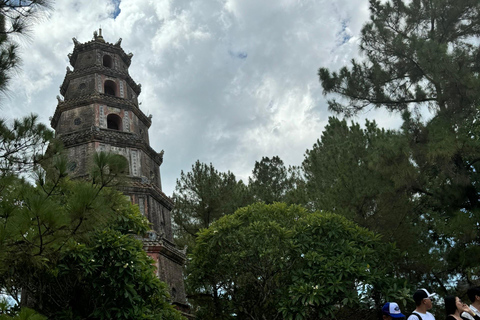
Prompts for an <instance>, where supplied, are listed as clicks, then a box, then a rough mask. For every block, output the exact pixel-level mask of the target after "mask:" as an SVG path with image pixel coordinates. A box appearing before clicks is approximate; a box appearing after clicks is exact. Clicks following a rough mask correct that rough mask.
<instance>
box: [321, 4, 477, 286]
mask: <svg viewBox="0 0 480 320" xmlns="http://www.w3.org/2000/svg"><path fill="white" fill-rule="evenodd" d="M479 10H480V4H479V3H478V2H477V1H470V0H462V1H451V0H439V1H430V0H417V1H399V0H395V1H375V0H372V1H370V12H371V19H370V21H369V22H368V23H367V24H366V25H365V26H364V27H363V29H362V38H361V41H360V49H361V51H362V53H363V54H364V59H363V60H362V61H360V62H358V61H352V65H351V66H350V67H344V68H342V69H341V70H340V72H338V73H337V72H331V71H329V70H328V69H326V68H321V69H320V71H319V76H320V81H321V83H322V87H323V89H324V93H325V94H332V93H334V94H337V95H339V96H340V97H341V99H340V100H339V101H337V100H335V99H333V100H330V101H329V106H330V109H331V110H333V111H335V112H338V113H341V114H344V115H347V116H349V115H352V114H355V113H357V112H359V111H362V110H364V109H365V108H366V107H375V108H386V109H387V110H389V111H393V112H400V113H401V114H402V116H403V120H404V123H403V126H402V133H403V135H404V139H405V141H407V143H408V149H403V150H404V152H405V154H406V156H407V157H408V160H409V161H410V163H411V164H412V166H413V167H414V168H415V169H416V171H417V174H416V175H415V176H414V178H415V179H413V180H411V179H410V177H411V175H410V174H408V175H407V177H406V179H404V178H405V177H403V174H404V173H403V172H402V171H401V170H397V171H392V173H391V175H390V180H392V181H399V180H400V179H403V180H404V182H402V184H405V186H406V187H407V189H409V190H412V191H414V192H413V193H412V194H411V195H410V203H412V202H415V203H417V204H418V207H417V210H413V211H411V212H410V214H411V215H412V216H413V217H412V219H411V221H412V222H413V224H412V225H411V226H412V227H413V226H416V225H415V219H417V220H418V221H421V222H422V223H423V224H425V225H426V228H425V230H424V231H423V235H426V236H428V237H429V241H427V242H424V241H423V240H421V241H419V243H418V245H417V247H419V248H421V247H424V246H427V247H429V248H430V250H431V252H432V253H434V254H438V255H440V256H442V259H439V261H442V263H440V264H436V265H431V264H430V263H425V265H424V267H423V268H420V269H417V270H415V271H414V273H415V274H417V275H423V276H421V277H422V278H424V279H427V280H426V281H427V283H428V284H429V285H432V281H433V282H435V285H438V286H440V287H442V290H443V291H446V290H447V288H446V287H445V285H444V284H445V283H448V280H449V279H451V278H452V277H453V276H454V277H455V278H456V279H460V280H466V281H467V282H470V283H471V281H472V275H478V274H480V273H479V271H480V270H479V269H478V268H477V267H475V266H472V264H471V263H470V262H468V261H467V260H469V261H475V260H477V259H478V258H479V256H478V253H477V250H476V247H478V244H479V241H480V233H479V230H478V228H477V227H476V226H477V225H478V220H479V215H480V213H479V204H480V203H479V200H478V194H479V191H480V190H478V185H479V183H478V170H479V169H480V167H479V161H478V159H480V144H479V143H478V141H479V140H478V125H476V123H477V122H478V120H479V111H478V101H479V91H478V87H479V84H480V83H479V76H478V68H479V63H478V59H477V57H478V54H479V50H480V49H479V47H478V46H477V45H475V41H477V39H478V36H479V33H480V22H479V21H480V20H479V19H478V17H479V13H480V11H479ZM427 107H428V109H429V110H430V112H431V117H430V118H429V119H423V118H422V113H421V111H422V110H425V109H426V108H427ZM414 114H417V115H416V116H414ZM402 148H403V147H402ZM407 172H411V171H407ZM415 216H416V217H415ZM460 230H461V231H460ZM422 239H424V237H422ZM432 243H433V245H431V244H432ZM466 256H469V257H470V258H469V259H462V257H466Z"/></svg>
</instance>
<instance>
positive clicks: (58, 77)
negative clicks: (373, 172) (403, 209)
mask: <svg viewBox="0 0 480 320" xmlns="http://www.w3.org/2000/svg"><path fill="white" fill-rule="evenodd" d="M366 19H368V0H337V1H325V0H279V1H270V0H216V1H203V0H155V1H153V0H121V1H120V0H96V1H78V0H62V1H57V2H56V3H55V4H54V9H53V10H52V11H51V12H50V13H49V14H48V17H45V18H44V19H40V20H39V21H38V22H37V24H36V25H35V27H34V29H33V30H34V32H32V34H31V40H30V41H26V40H25V41H24V40H22V41H21V42H20V43H21V46H22V58H23V65H22V69H21V70H20V71H19V72H18V73H17V74H16V75H15V78H14V80H13V81H12V83H11V86H10V88H11V90H10V92H9V93H8V97H7V98H6V99H4V100H3V101H2V106H1V108H2V109H3V110H2V113H3V115H4V117H7V118H10V119H11V118H14V117H18V116H20V115H27V114H29V113H31V112H35V113H37V114H39V115H40V120H41V121H42V122H45V123H49V120H48V118H49V117H50V116H52V115H53V113H54V111H55V108H56V105H57V100H56V98H55V97H56V96H57V95H58V94H59V86H60V85H61V83H62V81H63V78H64V77H65V68H66V67H67V66H68V65H69V63H68V58H67V55H68V54H69V53H71V52H72V50H73V43H72V40H71V39H72V37H76V38H77V39H78V41H80V42H85V41H89V40H91V39H92V35H93V31H95V30H98V28H99V27H100V26H101V27H102V29H103V36H104V38H105V40H106V41H108V42H112V43H115V42H116V41H117V40H118V39H119V38H122V39H123V41H122V47H123V48H124V50H125V51H126V52H127V53H128V52H132V53H133V54H134V56H133V59H132V64H131V66H130V70H129V72H130V75H131V76H132V78H133V79H134V80H135V81H136V82H137V83H141V84H142V93H141V95H140V96H139V100H140V102H141V103H142V104H141V106H140V108H141V109H142V110H143V111H144V113H146V114H152V115H153V119H152V120H153V124H152V127H151V128H150V141H151V145H152V147H153V148H154V149H155V150H157V151H160V150H164V151H165V155H164V163H163V165H162V166H161V174H162V181H163V189H164V192H165V193H166V194H167V195H171V193H172V191H173V189H174V187H175V180H176V179H177V178H178V177H179V176H180V171H181V170H186V171H189V170H190V168H191V165H192V164H193V163H194V162H195V161H196V160H197V159H198V160H200V161H202V162H205V163H213V165H214V166H215V168H217V169H218V170H220V171H227V170H230V171H232V172H233V173H235V175H236V176H237V177H239V178H241V179H243V180H244V181H245V180H247V178H248V175H249V174H250V173H251V171H252V169H253V166H254V163H255V161H258V160H260V159H261V157H262V156H268V157H272V156H274V155H278V156H279V157H280V158H281V159H282V160H283V161H284V162H285V163H286V164H287V165H300V164H301V162H302V160H303V157H304V153H305V150H306V149H308V148H311V147H312V146H313V144H314V143H315V141H316V140H317V139H318V138H320V135H321V132H322V129H323V127H324V125H325V124H326V123H327V121H328V117H329V116H331V115H332V114H331V113H330V112H329V111H328V110H327V107H326V100H325V97H323V95H322V90H321V87H320V83H319V82H318V76H317V72H318V68H320V67H324V66H327V67H330V68H331V69H335V70H336V69H339V68H340V67H342V66H343V65H345V64H348V63H349V61H350V60H351V59H352V58H355V57H357V58H358V57H359V52H358V39H359V38H358V37H359V34H360V29H361V26H362V25H363V24H364V23H365V21H366ZM365 117H368V118H372V119H373V118H374V119H376V120H377V122H378V123H379V124H380V125H382V126H388V127H392V126H396V125H398V123H399V120H398V117H396V116H392V115H388V114H385V113H381V112H373V111H371V112H369V113H367V114H363V115H360V117H359V118H357V119H355V120H357V121H360V122H363V118H365Z"/></svg>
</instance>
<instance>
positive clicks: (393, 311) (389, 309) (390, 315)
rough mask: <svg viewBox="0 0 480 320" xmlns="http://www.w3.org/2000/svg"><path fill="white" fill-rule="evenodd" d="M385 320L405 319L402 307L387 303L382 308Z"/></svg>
mask: <svg viewBox="0 0 480 320" xmlns="http://www.w3.org/2000/svg"><path fill="white" fill-rule="evenodd" d="M382 316H383V320H392V319H405V316H404V315H403V314H402V312H401V311H400V307H399V306H398V304H397V303H395V302H387V303H385V305H384V306H383V308H382Z"/></svg>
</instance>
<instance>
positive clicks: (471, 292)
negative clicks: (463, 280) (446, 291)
mask: <svg viewBox="0 0 480 320" xmlns="http://www.w3.org/2000/svg"><path fill="white" fill-rule="evenodd" d="M467 296H468V299H470V301H471V302H472V303H474V302H475V296H480V287H471V288H470V289H468V290H467Z"/></svg>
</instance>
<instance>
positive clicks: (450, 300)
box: [445, 296, 457, 316]
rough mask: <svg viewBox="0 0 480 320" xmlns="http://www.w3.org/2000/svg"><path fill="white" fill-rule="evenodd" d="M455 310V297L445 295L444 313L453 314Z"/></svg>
mask: <svg viewBox="0 0 480 320" xmlns="http://www.w3.org/2000/svg"><path fill="white" fill-rule="evenodd" d="M455 311H457V297H455V296H446V297H445V313H446V314H447V316H448V315H449V314H454V313H455Z"/></svg>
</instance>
